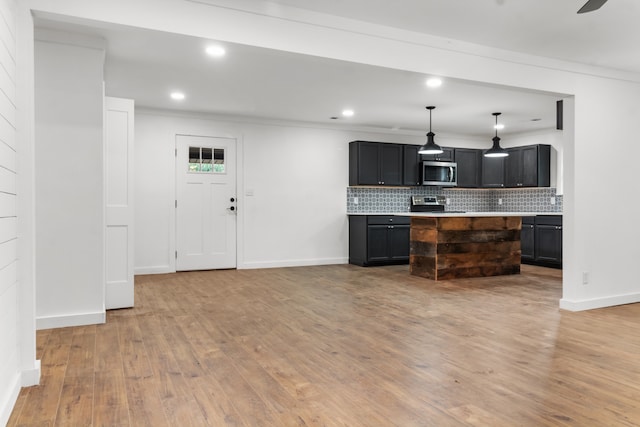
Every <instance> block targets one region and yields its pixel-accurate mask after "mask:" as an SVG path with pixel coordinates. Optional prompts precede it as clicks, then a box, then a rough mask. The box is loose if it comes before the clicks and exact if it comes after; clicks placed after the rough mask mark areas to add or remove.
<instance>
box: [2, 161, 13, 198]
mask: <svg viewBox="0 0 640 427" xmlns="http://www.w3.org/2000/svg"><path fill="white" fill-rule="evenodd" d="M0 191H1V192H3V193H10V194H16V173H15V172H13V171H10V170H9V169H5V168H4V167H2V166H0Z"/></svg>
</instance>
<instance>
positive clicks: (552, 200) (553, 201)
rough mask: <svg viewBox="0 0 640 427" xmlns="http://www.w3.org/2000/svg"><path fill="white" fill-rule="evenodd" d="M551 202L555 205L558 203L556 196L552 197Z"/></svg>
mask: <svg viewBox="0 0 640 427" xmlns="http://www.w3.org/2000/svg"><path fill="white" fill-rule="evenodd" d="M551 204H552V205H555V204H556V198H555V197H551Z"/></svg>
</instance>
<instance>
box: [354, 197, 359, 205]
mask: <svg viewBox="0 0 640 427" xmlns="http://www.w3.org/2000/svg"><path fill="white" fill-rule="evenodd" d="M353 204H354V205H357V204H358V198H357V197H354V198H353Z"/></svg>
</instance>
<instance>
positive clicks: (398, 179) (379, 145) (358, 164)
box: [349, 141, 404, 185]
mask: <svg viewBox="0 0 640 427" xmlns="http://www.w3.org/2000/svg"><path fill="white" fill-rule="evenodd" d="M403 147H404V146H403V145H402V144H390V143H386V142H369V141H353V142H351V143H350V144H349V185H403V176H402V172H403V170H402V163H403V160H404V158H403V154H404V153H403Z"/></svg>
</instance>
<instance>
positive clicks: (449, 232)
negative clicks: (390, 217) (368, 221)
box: [397, 212, 536, 280]
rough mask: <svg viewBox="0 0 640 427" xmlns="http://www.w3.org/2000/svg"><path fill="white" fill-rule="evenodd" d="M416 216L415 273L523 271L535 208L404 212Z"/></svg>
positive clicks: (442, 276)
mask: <svg viewBox="0 0 640 427" xmlns="http://www.w3.org/2000/svg"><path fill="white" fill-rule="evenodd" d="M397 215H402V216H410V217H411V229H410V242H411V244H410V245H411V246H410V255H409V266H410V273H411V274H412V275H415V276H421V277H425V278H428V279H432V280H449V279H458V278H466V277H486V276H498V275H506V274H519V273H520V232H521V227H522V217H523V216H533V215H536V214H535V213H524V212H518V213H511V212H466V213H447V212H442V213H417V212H412V213H403V214H397Z"/></svg>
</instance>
